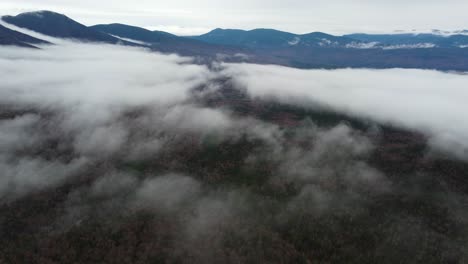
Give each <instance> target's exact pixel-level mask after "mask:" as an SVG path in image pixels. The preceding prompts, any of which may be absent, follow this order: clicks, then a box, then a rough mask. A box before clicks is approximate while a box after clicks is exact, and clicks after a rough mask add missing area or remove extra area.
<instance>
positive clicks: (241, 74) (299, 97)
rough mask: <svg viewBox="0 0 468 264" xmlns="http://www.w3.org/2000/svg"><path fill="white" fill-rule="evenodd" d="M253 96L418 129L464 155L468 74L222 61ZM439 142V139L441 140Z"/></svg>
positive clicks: (466, 147) (467, 143) (467, 138)
mask: <svg viewBox="0 0 468 264" xmlns="http://www.w3.org/2000/svg"><path fill="white" fill-rule="evenodd" d="M225 67H226V69H225V70H224V74H226V75H228V76H232V77H233V78H234V79H235V80H237V82H238V83H239V84H240V85H241V86H243V87H246V88H247V90H248V91H249V93H250V94H251V95H252V96H254V97H260V98H269V99H274V100H278V101H281V102H285V103H294V104H301V105H303V106H305V107H329V108H331V109H334V110H336V111H339V112H343V113H347V114H349V115H353V116H358V117H364V118H371V119H374V120H376V121H379V122H384V123H392V124H395V125H398V126H403V127H406V128H409V129H414V130H418V131H421V132H423V133H425V134H427V135H429V136H431V137H432V139H433V142H434V143H437V144H436V145H437V146H438V147H439V148H444V149H445V150H447V151H450V152H455V154H457V155H459V156H464V157H466V154H467V151H468V136H467V135H468V123H467V122H466V115H465V113H466V112H467V111H468V105H467V104H466V102H465V101H466V100H465V98H467V97H468V91H467V90H466V87H468V76H467V75H465V74H457V73H444V72H438V71H429V70H405V69H390V70H364V69H362V70H356V69H343V70H333V71H330V70H298V69H292V68H286V67H279V66H260V65H249V64H225ZM441 142H443V143H441Z"/></svg>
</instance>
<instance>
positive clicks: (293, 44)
mask: <svg viewBox="0 0 468 264" xmlns="http://www.w3.org/2000/svg"><path fill="white" fill-rule="evenodd" d="M299 42H301V38H299V37H294V39H292V40H290V41H288V44H289V45H290V46H295V45H297V44H299Z"/></svg>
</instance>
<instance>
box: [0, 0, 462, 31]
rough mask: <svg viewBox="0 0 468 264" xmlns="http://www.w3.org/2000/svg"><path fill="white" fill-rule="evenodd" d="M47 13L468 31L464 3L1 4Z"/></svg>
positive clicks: (162, 24) (187, 24) (185, 22)
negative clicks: (47, 11) (45, 11)
mask: <svg viewBox="0 0 468 264" xmlns="http://www.w3.org/2000/svg"><path fill="white" fill-rule="evenodd" d="M34 10H52V11H57V12H61V13H65V14H66V15H68V16H70V17H72V18H74V19H76V20H78V21H79V22H81V23H83V24H86V25H92V24H98V23H111V22H120V23H126V24H132V25H136V26H141V27H146V28H150V29H159V30H165V31H169V32H172V33H176V34H183V35H187V34H200V33H204V32H206V31H209V30H211V29H213V28H216V27H222V28H242V29H252V28H259V27H264V28H276V29H280V30H286V31H291V32H295V33H306V32H312V31H325V32H329V33H335V34H340V33H349V32H358V31H359V32H390V31H394V30H412V29H417V30H428V29H435V28H437V29H444V30H456V29H467V28H468V16H467V15H466V11H467V10H468V1H467V0H440V1H439V0H404V1H403V0H393V1H388V0H385V1H384V0H289V1H280V0H236V1H220V0H197V1H187V0H185V1H183V0H170V1H167V0H139V1H135V0H134V1H129V0H100V1H96V0H80V1H78V0H2V1H1V2H0V14H17V13H21V12H25V11H34Z"/></svg>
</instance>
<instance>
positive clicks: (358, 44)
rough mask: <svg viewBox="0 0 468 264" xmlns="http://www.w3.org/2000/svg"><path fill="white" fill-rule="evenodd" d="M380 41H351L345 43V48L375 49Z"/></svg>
mask: <svg viewBox="0 0 468 264" xmlns="http://www.w3.org/2000/svg"><path fill="white" fill-rule="evenodd" d="M379 44H380V43H379V42H377V41H374V42H355V41H353V42H351V43H348V44H346V48H348V49H375V48H378V45H379Z"/></svg>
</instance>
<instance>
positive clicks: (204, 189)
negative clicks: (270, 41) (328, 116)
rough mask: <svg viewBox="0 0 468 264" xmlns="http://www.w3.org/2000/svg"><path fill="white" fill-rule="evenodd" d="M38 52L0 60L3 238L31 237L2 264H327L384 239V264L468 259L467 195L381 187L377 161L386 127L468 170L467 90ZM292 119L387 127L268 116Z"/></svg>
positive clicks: (413, 181) (387, 75) (171, 59)
mask: <svg viewBox="0 0 468 264" xmlns="http://www.w3.org/2000/svg"><path fill="white" fill-rule="evenodd" d="M41 48H42V49H41V50H29V49H22V48H13V47H0V79H1V80H2V82H1V83H0V171H1V172H0V173H1V174H0V210H2V212H5V213H7V214H8V217H0V227H2V226H7V225H8V224H10V223H12V222H13V223H15V224H18V226H20V227H21V228H6V229H2V228H0V231H1V232H3V233H2V234H5V235H4V236H2V238H5V239H3V240H2V239H0V245H5V246H2V247H0V248H2V249H3V250H5V251H4V252H5V253H4V254H0V255H3V256H6V257H9V256H16V255H15V254H17V253H18V252H20V253H18V254H21V250H24V251H25V252H34V253H31V255H29V256H31V258H34V259H35V258H39V257H41V258H48V257H49V256H55V258H56V259H60V260H63V261H64V262H66V260H64V259H62V258H63V257H64V256H66V257H70V256H71V255H73V254H72V253H70V252H69V251H68V250H70V249H73V248H74V246H75V244H74V243H82V242H76V240H74V239H75V236H74V235H76V237H79V241H86V239H89V241H87V242H89V243H84V244H86V245H88V244H89V245H91V246H90V247H91V248H92V250H91V251H89V252H88V251H86V250H85V249H82V252H81V253H82V254H78V256H77V257H76V258H77V262H84V260H83V259H82V258H85V257H89V258H92V257H93V256H94V255H96V254H98V253H99V254H104V255H105V256H104V255H100V259H101V260H102V259H105V260H107V261H109V262H115V257H116V256H120V255H119V254H124V255H125V256H123V257H122V258H121V260H123V259H126V258H128V256H130V255H132V256H133V259H128V261H129V262H133V263H137V262H138V261H141V262H150V261H152V260H155V259H158V258H159V259H160V258H164V259H165V260H168V261H173V262H182V263H184V262H187V260H188V259H190V260H194V261H195V262H197V263H219V262H224V263H227V262H248V261H255V260H257V261H258V260H262V261H266V260H271V259H273V260H276V261H278V262H281V263H284V262H288V261H292V260H304V261H305V260H309V259H315V258H320V259H324V260H326V261H329V262H333V260H334V259H333V258H334V257H336V256H347V257H345V259H347V260H348V259H350V258H353V259H355V258H354V257H356V256H359V254H360V253H361V252H362V250H360V249H359V247H360V246H364V244H365V243H364V244H361V243H345V245H344V246H342V247H340V246H337V245H340V243H344V242H343V241H345V242H346V241H362V240H364V241H373V240H372V239H375V237H378V241H377V242H376V243H374V242H373V243H372V244H371V245H368V246H369V247H372V252H373V253H372V256H371V257H372V260H374V261H375V262H378V260H385V259H388V257H389V256H394V257H398V258H401V257H405V258H406V257H407V254H404V252H405V251H404V250H399V249H398V246H400V247H402V248H406V249H407V248H410V249H412V250H414V251H415V252H416V251H417V252H419V253H420V254H419V255H418V256H422V257H421V258H423V259H424V260H430V259H431V258H432V255H431V254H429V252H433V251H434V248H436V249H435V250H436V251H437V254H440V256H439V257H438V258H437V260H440V261H442V262H443V261H448V260H452V259H457V260H458V259H463V257H466V251H463V249H464V248H465V246H466V245H467V244H468V240H467V239H466V238H467V237H468V236H466V234H467V233H466V230H468V229H466V227H467V226H468V223H467V222H466V219H467V218H466V217H465V216H466V213H465V212H464V211H463V208H464V205H465V203H466V201H467V198H466V195H465V194H464V193H462V192H458V191H455V190H453V189H450V188H452V187H447V186H451V185H450V184H449V183H450V182H448V183H447V185H446V184H445V182H444V184H442V183H441V184H439V183H437V184H435V183H434V182H433V181H434V180H433V177H434V175H432V174H430V171H429V172H428V171H427V170H426V171H424V170H421V171H418V172H417V173H413V172H407V173H405V172H403V173H401V174H398V173H388V172H387V170H385V166H377V165H378V164H379V163H378V162H376V161H375V160H373V158H374V155H375V154H376V153H377V151H379V149H378V148H379V147H381V146H380V145H379V144H380V142H379V129H378V126H379V124H378V123H389V124H392V125H395V126H397V127H404V128H408V129H414V130H417V131H420V132H421V133H423V134H426V135H427V136H428V137H430V138H431V139H432V141H433V142H434V146H436V147H439V149H440V148H442V149H447V150H448V151H450V153H453V154H458V155H459V157H464V152H463V151H464V149H465V148H466V142H467V140H466V137H465V135H466V133H465V132H468V131H467V130H468V127H466V126H464V125H463V110H465V108H466V107H465V106H464V105H463V104H462V102H463V98H464V97H463V96H465V95H466V93H465V92H464V89H463V85H465V84H466V83H467V77H466V76H465V75H459V74H448V73H440V72H433V71H419V70H398V69H395V70H381V71H374V70H336V71H325V70H315V71H301V70H295V69H289V68H283V67H276V66H260V65H248V64H222V65H212V66H211V67H208V66H204V65H196V64H194V63H193V61H192V59H190V58H182V57H179V56H177V55H162V54H158V53H150V52H149V51H147V50H145V49H139V48H130V47H122V46H111V45H96V44H83V43H74V42H70V41H67V42H64V43H60V44H59V45H51V46H42V47H41ZM465 86H466V85H465ZM441 87H443V88H441ZM244 92H246V94H244ZM220 98H221V99H220ZM236 104H239V105H240V106H241V107H240V109H239V108H236V107H234V106H235V105H236ZM291 106H293V108H294V109H295V110H294V111H296V112H297V111H299V110H297V109H301V110H303V109H305V110H319V111H329V112H335V113H339V114H343V113H344V115H343V116H346V115H350V116H353V117H357V118H358V119H359V120H372V122H370V123H375V124H373V125H374V126H377V128H375V127H374V126H373V125H369V126H368V127H365V128H363V129H357V128H355V127H353V126H352V125H351V124H349V123H347V122H345V121H346V120H345V118H344V120H343V121H341V120H338V121H337V122H336V123H333V124H332V125H330V126H323V127H322V126H319V125H318V124H316V123H315V120H313V119H311V118H310V117H308V116H307V115H303V116H300V117H299V120H293V121H294V122H292V123H293V125H287V124H288V122H283V123H282V122H276V121H274V119H275V118H269V117H268V114H272V115H273V116H276V118H278V116H279V119H281V118H283V119H288V114H291V113H288V111H289V112H291V111H292V110H290V109H291ZM264 108H266V109H269V110H268V111H266V114H265V115H262V111H263V110H264ZM262 109H263V110H262ZM263 113H264V112H263ZM285 116H286V117H285ZM289 121H291V120H289ZM284 123H286V125H284ZM364 123H366V122H364ZM455 124H456V125H455ZM402 133H403V132H402ZM435 143H439V145H438V144H435ZM449 144H453V145H454V146H456V148H454V147H452V145H449ZM421 159H424V157H421ZM384 162H386V161H385V160H384ZM388 162H389V163H391V161H388ZM392 164H393V163H392ZM439 180H440V181H444V180H445V178H443V177H442V178H440V179H439ZM401 201H403V203H404V205H401V204H400V203H401ZM39 205H40V206H39ZM406 206H407V207H406ZM38 208H40V210H39V209H38ZM38 211H40V212H38ZM24 214H27V215H28V217H23V215H24ZM12 219H13V220H12ZM24 219H26V220H24ZM384 220H385V221H384ZM431 221H434V222H436V223H437V225H435V227H434V224H433V223H432V222H431ZM350 227H352V228H350ZM442 228H445V229H446V230H445V229H444V230H442V231H440V230H441V229H442ZM23 232H27V235H28V237H32V238H31V241H32V242H31V243H23V239H22V238H23V236H25V233H23ZM31 234H32V235H31ZM127 236H128V237H127ZM421 240H424V241H426V242H427V243H426V244H424V243H420V241H421ZM96 241H99V242H96ZM116 241H118V242H116ZM395 241H396V242H395ZM95 242H96V243H95ZM67 243H70V244H67ZM94 243H95V244H94ZM395 243H396V244H397V245H396V246H395ZM12 245H13V246H12ZM29 245H33V246H32V247H34V248H35V249H36V250H33V249H32V248H29ZM109 245H111V246H110V247H111V248H112V249H114V250H115V251H112V250H109V248H108V246H109ZM135 245H136V246H135ZM119 246H121V247H122V248H119ZM83 247H84V248H86V246H83ZM5 248H6V249H5ZM132 248H134V252H133V253H131V252H128V251H129V250H131V249H132ZM310 248H314V249H315V248H317V251H313V252H311V251H310ZM53 250H56V251H58V254H57V252H55V253H54V251H53ZM96 252H97V253H96ZM109 252H110V253H109ZM119 252H120V253H119ZM322 252H336V253H333V254H332V253H330V254H328V253H327V254H322ZM356 252H357V253H356ZM402 252H403V253H402ZM35 254H37V255H35ZM93 254H94V255H93ZM356 254H357V255H356ZM51 258H52V257H51ZM1 260H2V259H1V256H0V261H1ZM414 260H415V259H412V258H409V259H408V262H414ZM88 261H90V259H88ZM93 261H97V259H93Z"/></svg>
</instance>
